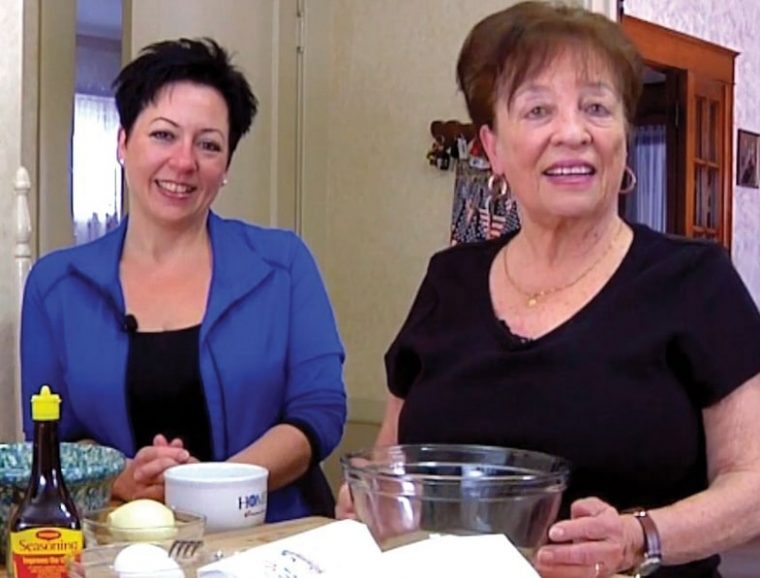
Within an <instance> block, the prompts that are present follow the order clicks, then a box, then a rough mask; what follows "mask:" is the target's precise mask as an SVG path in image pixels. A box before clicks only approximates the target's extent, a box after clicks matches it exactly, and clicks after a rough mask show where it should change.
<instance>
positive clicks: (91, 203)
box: [72, 94, 122, 244]
mask: <svg viewBox="0 0 760 578" xmlns="http://www.w3.org/2000/svg"><path fill="white" fill-rule="evenodd" d="M74 107H75V108H74V138H73V143H72V145H73V151H72V156H73V172H74V174H73V199H72V206H73V212H74V238H75V239H76V242H77V244H79V243H86V242H87V241H91V240H93V239H97V238H98V237H100V236H101V235H103V234H104V233H106V232H107V231H110V230H111V229H113V228H114V227H116V226H117V225H118V224H119V221H120V220H121V216H122V215H121V213H122V202H121V196H122V191H121V167H120V166H119V163H118V162H117V160H116V138H117V134H118V131H119V116H118V114H117V112H116V106H115V103H114V99H113V98H111V97H107V96H95V95H90V94H76V95H75V97H74Z"/></svg>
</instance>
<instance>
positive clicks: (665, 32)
mask: <svg viewBox="0 0 760 578" xmlns="http://www.w3.org/2000/svg"><path fill="white" fill-rule="evenodd" d="M620 25H621V27H622V29H623V32H625V34H626V35H627V36H628V38H630V39H631V40H632V41H633V43H634V44H635V45H636V47H637V48H638V49H639V52H640V53H641V56H642V58H643V59H644V60H645V61H647V62H651V63H656V64H658V65H664V66H667V67H670V68H681V69H683V70H691V71H694V72H696V73H698V74H700V75H705V76H708V77H710V78H713V79H715V80H720V81H721V82H728V83H730V84H733V83H734V59H735V58H736V56H737V55H738V54H739V53H738V52H736V51H734V50H731V49H730V48H725V47H724V46H719V45H718V44H713V43H712V42H708V41H706V40H702V39H700V38H694V37H693V36H689V35H687V34H682V33H681V32H676V31H675V30H670V29H669V28H665V27H663V26H659V25H657V24H653V23H651V22H646V21H645V20H639V19H638V18H634V17H633V16H627V15H626V16H623V18H622V19H621V21H620Z"/></svg>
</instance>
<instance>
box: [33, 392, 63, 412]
mask: <svg viewBox="0 0 760 578" xmlns="http://www.w3.org/2000/svg"><path fill="white" fill-rule="evenodd" d="M60 417H61V396H60V395H58V394H57V393H52V392H51V391H50V386H48V385H43V386H42V387H41V388H40V392H39V393H38V394H36V395H33V396H32V419H33V420H34V421H55V420H57V419H59V418H60Z"/></svg>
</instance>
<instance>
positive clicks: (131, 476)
mask: <svg viewBox="0 0 760 578" xmlns="http://www.w3.org/2000/svg"><path fill="white" fill-rule="evenodd" d="M197 461H198V460H196V459H195V458H193V457H192V456H191V455H190V452H188V451H187V450H186V449H185V448H184V447H183V444H182V440H180V439H179V438H176V439H173V440H172V441H171V442H169V441H167V439H166V438H165V437H164V436H163V435H161V434H158V435H157V436H156V437H155V438H153V445H152V446H145V447H143V448H141V449H140V450H139V451H138V452H137V454H135V457H134V459H132V460H127V467H126V468H125V470H124V471H123V472H122V473H121V475H119V477H118V478H116V481H115V482H114V485H113V493H114V497H116V498H119V499H121V500H125V501H129V500H136V499H137V498H149V499H152V500H159V501H161V502H163V500H164V472H165V471H166V470H167V469H169V468H171V467H172V466H176V465H179V464H185V463H190V462H197Z"/></svg>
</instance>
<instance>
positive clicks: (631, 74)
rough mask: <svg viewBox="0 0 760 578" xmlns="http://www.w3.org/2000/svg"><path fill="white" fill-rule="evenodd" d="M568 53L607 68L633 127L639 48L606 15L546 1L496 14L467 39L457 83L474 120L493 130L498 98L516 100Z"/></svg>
mask: <svg viewBox="0 0 760 578" xmlns="http://www.w3.org/2000/svg"><path fill="white" fill-rule="evenodd" d="M567 49H570V50H573V49H575V50H578V51H580V52H581V54H582V55H583V56H589V57H591V58H592V60H593V59H594V58H598V59H600V60H601V62H602V63H604V64H606V65H608V67H609V70H610V73H611V74H612V75H613V78H614V81H615V84H616V86H615V88H616V89H617V90H618V92H619V93H620V95H621V98H622V100H623V108H624V112H625V116H626V119H627V120H628V123H629V124H633V120H634V116H635V114H636V107H637V105H638V101H639V97H640V96H641V90H642V80H641V77H642V72H643V62H642V60H641V56H640V55H639V53H638V51H637V50H636V47H635V46H634V44H633V43H632V42H631V41H630V40H629V39H628V38H627V37H626V36H625V34H623V32H622V30H621V29H620V27H619V26H618V25H617V24H616V23H614V22H612V21H611V20H609V19H608V18H606V17H605V16H603V15H601V14H596V13H594V12H590V11H589V10H586V9H585V8H580V7H578V6H570V5H565V4H562V3H558V2H555V3H550V2H544V1H528V2H521V3H519V4H515V5H514V6H512V7H510V8H507V9H506V10H502V11H501V12H497V13H495V14H491V15H490V16H487V17H486V18H484V19H483V20H481V21H480V22H479V23H478V24H476V25H475V27H474V28H473V29H472V31H471V32H470V34H469V35H468V36H467V39H466V40H465V42H464V45H463V46H462V50H461V52H460V54H459V61H458V63H457V81H458V83H459V87H460V89H461V90H462V92H464V96H465V101H466V103H467V110H468V112H469V113H470V118H471V119H472V121H473V122H474V123H475V124H476V125H477V126H478V127H480V126H482V125H487V126H489V127H490V128H493V122H494V112H495V104H496V101H497V99H498V97H499V95H506V97H507V102H511V100H512V97H513V96H514V94H515V91H516V90H517V89H518V88H519V87H520V85H521V84H522V83H523V82H524V81H525V80H526V79H528V78H530V77H532V76H533V75H535V74H537V73H539V72H540V71H541V70H543V69H544V67H546V66H547V65H548V64H549V63H551V61H552V60H553V59H554V58H555V57H557V56H558V55H560V54H561V53H562V52H563V51H564V50H567ZM584 53H585V54H584Z"/></svg>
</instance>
